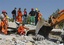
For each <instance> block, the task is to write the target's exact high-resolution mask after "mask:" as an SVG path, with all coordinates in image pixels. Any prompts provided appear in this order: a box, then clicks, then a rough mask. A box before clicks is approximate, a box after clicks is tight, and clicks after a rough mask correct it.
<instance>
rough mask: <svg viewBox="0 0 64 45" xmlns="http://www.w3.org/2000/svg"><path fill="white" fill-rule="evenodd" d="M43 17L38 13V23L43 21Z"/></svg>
mask: <svg viewBox="0 0 64 45" xmlns="http://www.w3.org/2000/svg"><path fill="white" fill-rule="evenodd" d="M41 17H42V14H41V13H40V12H39V13H38V21H40V20H41Z"/></svg>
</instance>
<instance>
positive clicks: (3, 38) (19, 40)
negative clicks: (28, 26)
mask: <svg viewBox="0 0 64 45" xmlns="http://www.w3.org/2000/svg"><path fill="white" fill-rule="evenodd" d="M38 36H40V35H38ZM57 44H59V43H55V42H52V41H49V40H47V39H43V40H39V41H35V40H33V36H24V35H22V36H20V35H15V34H11V35H3V34H0V45H57Z"/></svg>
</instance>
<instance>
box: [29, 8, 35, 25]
mask: <svg viewBox="0 0 64 45" xmlns="http://www.w3.org/2000/svg"><path fill="white" fill-rule="evenodd" d="M29 15H30V20H31V24H33V23H35V11H34V9H33V8H32V9H31V11H30V12H29Z"/></svg>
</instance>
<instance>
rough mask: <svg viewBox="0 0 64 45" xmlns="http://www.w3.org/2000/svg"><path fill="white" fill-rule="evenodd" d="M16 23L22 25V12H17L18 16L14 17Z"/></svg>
mask: <svg viewBox="0 0 64 45" xmlns="http://www.w3.org/2000/svg"><path fill="white" fill-rule="evenodd" d="M16 21H17V22H20V23H22V12H21V11H19V10H18V16H17V17H16Z"/></svg>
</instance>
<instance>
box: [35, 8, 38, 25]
mask: <svg viewBox="0 0 64 45" xmlns="http://www.w3.org/2000/svg"><path fill="white" fill-rule="evenodd" d="M37 22H38V8H36V10H35V25H37Z"/></svg>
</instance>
